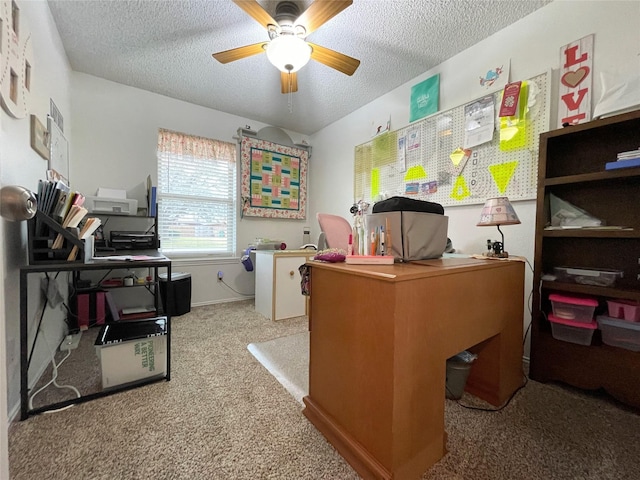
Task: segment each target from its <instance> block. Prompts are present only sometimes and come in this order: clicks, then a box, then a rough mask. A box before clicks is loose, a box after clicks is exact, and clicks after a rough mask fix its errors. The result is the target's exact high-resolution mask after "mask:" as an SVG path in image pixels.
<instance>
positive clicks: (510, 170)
mask: <svg viewBox="0 0 640 480" xmlns="http://www.w3.org/2000/svg"><path fill="white" fill-rule="evenodd" d="M523 85H524V84H523ZM526 86H527V89H528V90H527V92H526V97H527V102H526V108H525V110H523V112H524V113H523V115H522V116H521V119H524V122H521V123H520V126H521V127H520V128H519V130H517V134H516V135H514V136H513V137H512V138H509V135H508V131H507V130H505V128H504V127H505V126H506V125H505V124H504V121H505V120H504V119H503V120H502V121H503V124H502V127H503V129H502V141H501V119H500V118H499V117H498V113H499V110H500V103H501V101H502V90H500V91H498V92H496V93H493V94H490V95H491V96H492V97H493V100H494V112H495V120H494V129H493V137H492V140H490V141H488V142H486V143H483V144H480V145H477V146H475V147H471V148H469V149H468V150H470V151H467V152H466V153H467V154H468V155H467V156H466V159H465V160H463V161H459V158H460V157H454V159H452V158H451V155H452V153H454V151H455V150H456V149H458V148H462V147H463V146H464V142H465V126H466V125H468V123H467V122H466V121H465V111H466V112H467V114H468V113H469V110H468V108H469V105H471V104H473V103H474V101H472V102H467V103H465V104H464V105H461V106H459V107H456V108H452V109H451V110H448V111H444V112H439V113H437V114H435V115H432V116H430V117H427V118H425V119H422V120H419V121H416V122H414V123H412V124H410V125H408V126H406V127H404V128H401V129H399V130H396V131H391V132H388V133H385V134H382V135H379V136H377V137H375V138H373V139H372V140H370V141H369V142H366V143H364V144H361V145H358V146H356V147H355V161H354V201H356V202H357V201H359V200H364V201H366V202H369V203H373V202H374V201H375V200H376V199H378V198H380V196H385V197H388V196H393V195H400V196H407V197H411V198H417V199H420V200H428V201H431V202H436V203H440V204H441V205H443V206H456V205H472V204H482V203H484V201H485V200H486V199H487V198H491V197H499V196H506V197H509V200H511V201H514V200H528V199H535V198H536V193H537V192H536V187H537V175H538V149H539V141H538V138H539V135H540V134H541V133H543V132H546V131H548V130H549V111H550V106H549V95H550V72H545V73H542V74H540V75H537V76H535V77H533V78H531V79H529V80H527V81H526ZM483 98H486V97H483ZM480 100H481V99H478V100H477V101H478V102H479V101H480ZM465 108H467V110H465ZM403 152H404V153H403ZM464 156H465V155H463V157H464ZM403 157H404V158H403Z"/></svg>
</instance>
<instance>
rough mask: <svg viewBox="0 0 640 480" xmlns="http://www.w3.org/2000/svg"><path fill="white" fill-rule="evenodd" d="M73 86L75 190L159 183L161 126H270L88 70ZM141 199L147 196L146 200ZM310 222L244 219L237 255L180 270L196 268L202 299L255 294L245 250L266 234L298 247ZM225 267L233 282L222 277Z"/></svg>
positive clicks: (195, 287)
mask: <svg viewBox="0 0 640 480" xmlns="http://www.w3.org/2000/svg"><path fill="white" fill-rule="evenodd" d="M72 89H73V99H72V111H73V115H72V124H73V130H74V143H73V145H72V149H71V168H70V170H71V173H70V176H71V183H72V184H73V186H74V188H76V189H78V190H80V191H81V192H83V193H84V194H86V195H94V194H95V192H96V189H97V188H98V187H110V188H119V189H126V190H139V188H141V187H142V186H143V184H144V182H145V181H146V178H147V175H151V177H152V179H153V181H154V183H157V159H156V150H157V145H158V128H167V129H170V130H175V131H179V132H185V133H189V134H192V135H200V136H203V137H208V138H214V139H217V140H223V141H229V142H234V143H235V142H236V140H234V136H236V135H237V130H238V128H239V127H242V128H245V127H246V126H247V125H248V126H250V127H251V129H252V130H254V131H259V130H260V129H261V128H263V127H266V126H267V125H265V124H261V123H258V122H255V121H253V120H251V119H247V118H242V117H238V116H236V115H229V114H226V113H222V112H219V111H216V110H211V109H209V108H204V107H200V106H197V105H193V104H191V103H187V102H183V101H180V100H174V99H171V98H168V97H165V96H162V95H157V94H155V93H150V92H147V91H144V90H140V89H137V88H132V87H128V86H125V85H121V84H118V83H114V82H110V81H107V80H103V79H100V78H97V77H94V76H91V75H86V74H82V73H76V72H74V73H73V75H72ZM212 95H215V92H212ZM287 133H288V134H289V136H290V137H291V139H292V140H293V141H294V142H300V141H302V139H303V138H304V137H303V136H301V135H299V134H296V133H295V132H287ZM311 161H312V160H311ZM137 187H138V188H137ZM141 191H142V192H143V191H144V190H141ZM138 201H139V202H143V201H144V198H142V197H140V198H139V199H138ZM238 211H239V210H238ZM305 225H308V221H305V220H286V219H276V220H271V219H268V220H265V219H259V218H251V217H245V218H244V219H242V220H239V222H238V237H237V246H238V250H237V256H236V257H234V258H232V259H223V260H206V259H198V260H193V259H192V260H189V261H182V260H180V259H174V262H173V266H172V268H173V271H174V272H178V271H180V272H189V273H191V283H192V299H191V300H192V304H194V305H203V304H207V303H215V302H221V301H229V300H237V299H239V298H245V297H244V296H243V295H241V294H248V295H249V296H251V295H253V293H254V285H255V279H254V274H253V272H251V273H249V272H246V271H245V269H244V267H243V266H242V264H241V263H240V260H239V257H241V256H242V254H243V252H244V250H245V249H246V248H247V247H248V246H249V245H250V244H253V243H254V241H255V239H256V238H258V237H262V238H271V239H278V240H282V241H284V242H285V243H286V244H287V245H289V246H291V247H298V246H300V245H301V244H302V231H303V227H304V226H305ZM219 270H222V271H223V272H224V282H225V283H227V284H229V286H230V287H231V288H229V286H227V285H225V284H223V283H221V282H218V281H217V280H215V278H216V274H217V272H218V271H219ZM234 290H236V292H234ZM238 292H240V293H238Z"/></svg>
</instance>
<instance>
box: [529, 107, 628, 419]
mask: <svg viewBox="0 0 640 480" xmlns="http://www.w3.org/2000/svg"><path fill="white" fill-rule="evenodd" d="M638 147H640V111H635V112H630V113H625V114H621V115H616V116H612V117H609V118H606V119H600V120H594V121H591V122H588V123H584V124H580V125H575V126H569V127H565V128H562V129H558V130H554V131H551V132H546V133H543V134H542V135H540V158H539V162H538V194H537V204H536V208H537V210H536V229H535V253H534V276H533V281H534V288H533V291H534V295H533V308H532V319H531V321H532V327H531V365H530V376H531V378H532V379H533V380H537V381H541V382H550V381H558V382H562V383H566V384H568V385H572V386H574V387H578V388H582V389H586V390H604V391H606V392H607V393H608V394H610V395H611V396H613V397H614V398H616V399H617V400H619V401H621V402H624V403H626V404H628V405H631V406H633V407H640V383H638V382H637V381H636V380H637V379H638V378H640V352H635V351H632V350H628V349H624V348H620V347H615V346H611V345H606V344H604V343H603V342H602V337H601V333H600V331H599V330H596V331H595V333H594V336H593V339H592V342H591V345H589V346H586V345H579V344H575V343H571V342H566V341H562V340H558V339H556V338H554V337H553V335H552V328H551V324H550V322H549V320H548V318H547V315H548V314H549V313H551V310H552V308H551V302H550V301H549V295H551V294H553V293H559V294H565V295H572V296H588V297H591V298H594V299H596V300H597V301H598V307H597V308H596V311H595V314H596V315H606V314H607V302H606V300H607V299H619V300H631V301H635V302H640V263H639V262H640V215H638V205H640V168H637V167H634V168H626V169H618V170H611V171H607V170H605V164H606V163H608V162H614V161H616V158H617V154H618V153H620V152H624V151H630V150H635V149H637V148H638ZM551 194H553V195H555V196H556V197H558V198H560V199H562V200H564V201H567V202H569V203H570V204H572V205H574V206H576V207H579V208H581V209H583V210H585V211H587V212H588V213H589V214H590V215H592V216H594V217H596V218H598V219H601V220H603V222H604V224H605V226H609V228H597V229H589V228H581V229H546V227H547V226H548V225H549V224H550V220H551V211H550V195H551ZM618 227H626V228H624V229H623V228H618ZM554 267H572V268H584V269H593V270H619V271H621V272H622V275H623V276H622V278H618V279H617V281H616V282H615V284H614V285H612V286H596V285H582V284H577V283H567V282H561V281H557V280H556V281H551V280H546V278H547V277H545V280H543V275H545V274H553V273H554Z"/></svg>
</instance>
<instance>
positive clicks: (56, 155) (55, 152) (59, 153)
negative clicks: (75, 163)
mask: <svg viewBox="0 0 640 480" xmlns="http://www.w3.org/2000/svg"><path fill="white" fill-rule="evenodd" d="M47 130H49V170H55V171H56V172H57V173H58V175H60V177H61V178H62V179H63V181H65V183H66V184H67V185H69V145H68V143H67V139H66V138H64V135H63V134H62V131H61V130H60V128H59V127H58V125H56V123H55V122H54V121H53V120H52V118H51V117H50V116H48V115H47Z"/></svg>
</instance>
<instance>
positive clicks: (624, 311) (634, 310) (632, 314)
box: [607, 300, 640, 322]
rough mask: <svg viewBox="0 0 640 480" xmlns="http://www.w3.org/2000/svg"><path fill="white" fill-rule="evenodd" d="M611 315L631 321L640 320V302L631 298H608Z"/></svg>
mask: <svg viewBox="0 0 640 480" xmlns="http://www.w3.org/2000/svg"><path fill="white" fill-rule="evenodd" d="M607 305H608V307H609V316H610V317H612V318H620V319H622V320H628V321H630V322H640V304H639V303H638V302H632V301H630V300H607Z"/></svg>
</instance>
